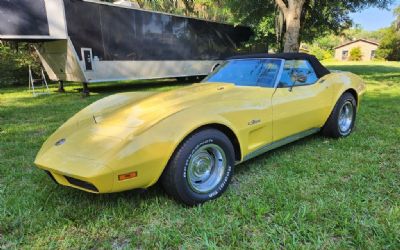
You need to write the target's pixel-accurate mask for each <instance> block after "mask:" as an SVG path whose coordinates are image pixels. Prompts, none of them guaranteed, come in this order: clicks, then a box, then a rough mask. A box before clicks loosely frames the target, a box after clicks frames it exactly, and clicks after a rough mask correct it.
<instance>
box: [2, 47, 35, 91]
mask: <svg viewBox="0 0 400 250" xmlns="http://www.w3.org/2000/svg"><path fill="white" fill-rule="evenodd" d="M29 65H31V67H32V71H33V72H34V73H38V72H39V71H40V67H41V64H40V62H39V60H38V58H37V56H36V54H35V53H34V52H33V50H32V48H31V47H30V46H29V45H28V44H19V46H18V47H16V46H14V48H12V44H9V43H5V42H2V43H0V72H1V74H0V87H4V86H10V85H26V86H28V68H29Z"/></svg>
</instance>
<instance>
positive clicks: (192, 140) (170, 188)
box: [161, 129, 235, 206]
mask: <svg viewBox="0 0 400 250" xmlns="http://www.w3.org/2000/svg"><path fill="white" fill-rule="evenodd" d="M208 147H215V148H218V149H221V150H222V151H223V153H224V155H223V156H224V158H223V159H224V160H223V161H221V159H219V160H218V161H213V162H215V164H220V163H221V162H223V163H221V164H222V165H224V166H225V167H220V166H218V167H217V166H215V165H214V166H213V167H212V169H222V170H219V171H221V174H219V175H216V176H218V179H217V180H216V184H215V187H213V185H211V187H213V188H212V189H211V190H209V191H205V192H199V191H197V190H195V188H194V187H193V182H192V181H191V178H190V177H189V176H193V174H191V172H190V171H189V168H190V169H193V168H194V167H192V166H193V165H195V164H192V162H193V161H195V159H193V158H194V157H196V156H197V158H198V157H199V154H200V153H198V152H199V150H203V148H206V149H207V148H208ZM201 152H203V151H201ZM204 152H206V151H205V150H204ZM219 152H220V151H217V153H219ZM210 155H212V154H210ZM197 158H196V159H197ZM234 164H235V157H234V148H233V146H232V143H231V141H230V140H229V138H228V137H227V136H226V135H225V134H224V133H222V132H220V131H218V130H216V129H204V130H200V131H199V132H196V133H194V134H192V135H191V136H189V137H188V138H186V139H185V140H184V141H183V143H181V145H180V146H179V147H178V148H177V150H176V151H175V153H174V155H173V156H172V158H171V159H170V161H169V163H168V165H167V167H166V168H165V170H164V172H163V174H162V176H161V185H162V186H163V188H164V190H165V191H166V192H167V194H169V195H171V196H172V197H173V198H175V199H176V200H178V201H180V202H183V203H185V204H187V205H189V206H194V205H197V204H201V203H204V202H206V201H209V200H212V199H216V198H218V197H219V196H221V194H222V193H223V192H224V191H225V190H226V188H227V187H228V185H229V183H230V181H231V178H232V175H233V170H234ZM222 165H221V166H222ZM196 166H198V165H196ZM210 166H211V164H210ZM213 171H214V170H213ZM210 172H211V171H210ZM211 173H213V172H211ZM210 176H213V175H211V174H210ZM220 176H222V177H220ZM210 178H211V177H210ZM210 178H209V179H210ZM219 178H221V179H220V180H219ZM199 185H200V184H199Z"/></svg>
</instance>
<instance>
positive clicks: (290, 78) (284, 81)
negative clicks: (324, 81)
mask: <svg viewBox="0 0 400 250" xmlns="http://www.w3.org/2000/svg"><path fill="white" fill-rule="evenodd" d="M299 79H302V80H301V81H299ZM317 81H318V77H317V75H316V74H315V71H314V69H313V68H312V66H311V64H310V63H309V62H308V61H307V60H287V61H285V65H284V66H283V72H282V76H281V79H280V81H279V85H278V87H279V88H288V87H290V86H302V85H311V84H314V83H316V82H317Z"/></svg>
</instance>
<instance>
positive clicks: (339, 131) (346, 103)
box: [322, 92, 357, 138]
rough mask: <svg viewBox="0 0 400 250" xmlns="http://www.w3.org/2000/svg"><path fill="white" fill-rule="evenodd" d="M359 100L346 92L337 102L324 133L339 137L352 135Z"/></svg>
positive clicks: (323, 130)
mask: <svg viewBox="0 0 400 250" xmlns="http://www.w3.org/2000/svg"><path fill="white" fill-rule="evenodd" d="M356 113H357V102H356V99H355V98H354V96H353V95H352V94H350V93H347V92H346V93H344V94H343V95H342V96H341V97H340V98H339V100H338V102H337V103H336V105H335V107H334V109H333V111H332V113H331V115H330V116H329V118H328V121H327V122H326V124H325V125H324V127H323V129H322V132H323V134H324V135H326V136H329V137H333V138H339V137H346V136H348V135H350V133H351V132H352V131H353V128H354V123H355V120H356Z"/></svg>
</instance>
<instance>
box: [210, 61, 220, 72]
mask: <svg viewBox="0 0 400 250" xmlns="http://www.w3.org/2000/svg"><path fill="white" fill-rule="evenodd" d="M220 65H221V64H220V63H216V64H214V66H212V68H211V71H210V73H212V72H214V71H215V70H216V69H217V68H218V67H219V66H220Z"/></svg>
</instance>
